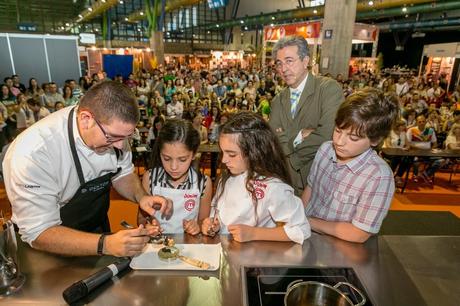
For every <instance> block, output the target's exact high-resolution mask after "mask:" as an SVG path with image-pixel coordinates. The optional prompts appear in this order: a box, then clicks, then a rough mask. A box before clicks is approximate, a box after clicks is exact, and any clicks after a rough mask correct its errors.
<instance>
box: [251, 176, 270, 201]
mask: <svg viewBox="0 0 460 306" xmlns="http://www.w3.org/2000/svg"><path fill="white" fill-rule="evenodd" d="M266 188H267V184H264V183H262V182H260V181H254V193H255V195H256V198H257V200H261V199H263V198H264V197H265V189H266Z"/></svg>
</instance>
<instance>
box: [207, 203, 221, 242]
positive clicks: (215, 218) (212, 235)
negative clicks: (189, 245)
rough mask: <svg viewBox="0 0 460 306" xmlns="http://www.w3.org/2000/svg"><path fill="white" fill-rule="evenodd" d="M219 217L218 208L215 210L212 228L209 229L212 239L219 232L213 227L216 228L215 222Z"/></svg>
mask: <svg viewBox="0 0 460 306" xmlns="http://www.w3.org/2000/svg"><path fill="white" fill-rule="evenodd" d="M218 216H219V209H218V208H216V209H215V210H214V217H213V218H212V223H211V227H210V228H209V229H208V236H210V237H214V236H216V234H217V232H216V231H215V230H214V228H213V226H214V222H216V220H217V217H218Z"/></svg>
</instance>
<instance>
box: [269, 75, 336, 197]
mask: <svg viewBox="0 0 460 306" xmlns="http://www.w3.org/2000/svg"><path fill="white" fill-rule="evenodd" d="M343 101H344V96H343V92H342V88H341V86H340V85H339V83H337V82H336V81H335V80H333V79H331V78H325V77H317V76H314V75H313V74H311V73H309V74H308V78H307V83H306V84H305V88H304V90H303V92H302V94H301V95H300V100H299V103H298V104H297V110H296V114H295V116H294V118H292V115H291V102H290V90H289V88H286V89H284V90H283V91H281V92H280V93H279V94H278V95H277V96H276V97H275V98H274V99H273V102H272V105H271V107H272V111H271V114H270V121H269V123H270V126H271V127H272V129H273V130H274V131H275V134H276V135H277V136H278V138H279V140H280V142H281V145H282V147H283V150H284V153H285V155H286V157H287V159H288V163H289V165H290V166H291V169H290V170H291V174H292V172H294V173H297V174H298V176H299V177H296V176H295V175H293V182H294V187H295V188H296V189H298V191H299V190H300V189H303V188H304V187H305V186H306V179H307V176H308V172H309V171H310V167H311V164H312V162H313V159H314V158H315V154H316V151H317V150H318V148H319V146H320V145H321V144H322V143H323V142H325V141H327V140H330V139H331V138H332V132H333V130H334V126H335V116H336V113H337V109H338V108H339V105H340V104H341V103H342V102H343ZM304 128H312V129H314V131H313V132H312V133H311V134H310V135H309V136H308V137H307V138H306V139H305V140H304V141H303V142H302V143H300V144H299V145H297V146H296V147H295V148H294V144H293V142H294V139H295V138H296V136H297V134H298V133H299V131H300V130H302V129H304Z"/></svg>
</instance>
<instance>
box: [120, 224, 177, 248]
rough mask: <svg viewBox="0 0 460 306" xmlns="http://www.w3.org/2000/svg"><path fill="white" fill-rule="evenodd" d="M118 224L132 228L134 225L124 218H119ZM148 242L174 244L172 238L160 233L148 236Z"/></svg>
mask: <svg viewBox="0 0 460 306" xmlns="http://www.w3.org/2000/svg"><path fill="white" fill-rule="evenodd" d="M149 219H150V218H149ZM149 219H148V220H147V221H149V222H151V219H150V220H149ZM120 225H121V226H123V227H124V228H126V229H134V228H135V227H134V226H132V225H131V224H129V223H128V222H126V221H125V220H121V222H120ZM149 243H155V244H164V245H174V239H172V238H170V237H168V236H166V235H163V234H161V233H160V234H158V235H156V236H154V237H150V240H149Z"/></svg>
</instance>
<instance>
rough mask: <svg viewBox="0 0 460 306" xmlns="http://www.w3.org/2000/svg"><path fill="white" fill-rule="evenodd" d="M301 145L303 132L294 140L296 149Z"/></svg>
mask: <svg viewBox="0 0 460 306" xmlns="http://www.w3.org/2000/svg"><path fill="white" fill-rule="evenodd" d="M301 143H302V130H300V131H299V134H297V136H296V137H295V139H294V142H293V145H294V148H295V147H297V146H298V145H299V144H301Z"/></svg>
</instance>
